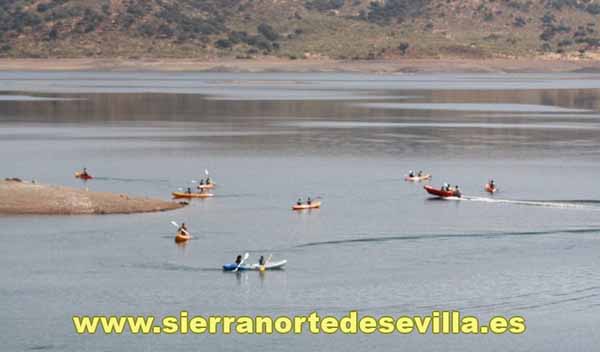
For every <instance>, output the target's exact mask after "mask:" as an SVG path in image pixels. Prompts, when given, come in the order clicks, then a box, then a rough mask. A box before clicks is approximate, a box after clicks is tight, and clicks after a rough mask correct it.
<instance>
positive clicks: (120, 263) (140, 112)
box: [0, 72, 600, 352]
mask: <svg viewBox="0 0 600 352" xmlns="http://www.w3.org/2000/svg"><path fill="white" fill-rule="evenodd" d="M0 91H1V93H0V176H1V177H13V176H14V177H21V178H24V179H35V180H38V181H39V182H43V183H50V184H63V185H68V186H73V187H88V188H90V189H91V190H97V191H112V192H127V193H130V194H133V195H142V196H152V197H160V198H165V199H166V198H168V197H169V195H170V192H171V191H175V190H177V189H178V188H179V187H188V186H190V185H191V186H193V184H192V183H191V181H192V180H198V179H199V178H200V177H202V176H203V174H204V170H205V169H208V170H209V171H210V174H211V176H212V178H213V179H214V181H215V182H216V183H217V184H218V186H219V187H218V188H217V189H216V190H215V193H216V197H215V198H214V199H208V200H205V201H194V202H192V204H191V205H190V206H189V207H187V208H185V209H182V210H178V211H174V212H167V213H158V214H142V215H127V216H124V215H118V216H76V217H75V216H73V217H44V216H34V217H32V216H16V217H0V224H2V226H1V227H0V241H1V243H2V244H1V245H0V312H2V313H0V317H1V318H0V331H2V333H1V334H0V335H1V337H0V341H1V342H2V345H3V347H2V348H1V349H3V350H6V351H18V350H48V351H117V350H127V351H149V350H156V351H166V350H171V351H190V350H194V351H198V350H208V351H212V350H236V351H240V350H242V351H272V350H284V349H285V350H291V351H312V350H366V349H378V350H384V349H385V350H398V349H402V350H407V351H441V350H444V351H540V352H541V351H594V350H597V346H598V345H599V344H600V334H599V333H598V324H600V273H599V272H598V268H599V267H600V179H599V176H600V75H590V74H518V75H517V74H514V75H507V74H504V75H483V74H481V75H386V76H377V75H359V74H287V73H286V74H283V73H278V74H229V73H227V74H219V73H185V74H184V73H181V74H175V73H173V74H159V73H143V72H140V73H101V72H81V73H44V72H38V73H18V72H17V73H0ZM84 166H86V167H87V168H88V169H89V170H90V172H91V173H93V174H94V175H96V176H97V177H98V178H97V179H96V180H93V181H91V182H88V183H86V184H83V183H81V182H79V181H77V180H75V179H74V178H73V173H74V172H75V171H76V170H78V169H80V168H81V167H84ZM410 169H414V170H421V169H422V170H425V171H426V172H430V173H432V174H433V175H434V176H433V180H432V184H433V185H436V186H439V185H440V184H441V183H443V182H444V181H447V182H450V183H452V184H458V185H460V186H461V188H462V190H463V193H464V194H465V195H466V196H467V197H466V198H467V199H464V200H461V201H449V200H447V201H439V200H432V199H430V198H429V197H428V196H427V195H426V194H425V192H424V190H423V189H422V186H423V184H414V183H407V182H404V181H403V177H404V175H405V174H406V173H407V172H408V170H410ZM489 178H494V179H495V180H496V181H497V184H498V187H499V189H500V191H499V192H498V193H497V194H496V195H494V196H493V197H492V198H490V197H489V196H488V195H486V194H485V192H483V186H484V184H485V183H486V181H487V180H488V179H489ZM307 195H311V196H313V197H316V196H320V197H322V199H323V207H322V209H320V210H318V211H312V212H306V213H294V212H292V211H290V206H291V205H292V203H293V202H294V201H295V200H296V199H297V198H298V197H306V196H307ZM31 201H35V199H32V200H31ZM171 220H175V221H177V222H182V221H185V222H186V223H187V224H188V227H189V229H190V231H191V232H192V233H193V234H194V235H196V237H197V238H196V239H195V240H193V241H191V242H190V243H188V244H187V245H186V246H184V247H179V246H176V245H175V244H174V243H173V235H174V228H173V227H172V226H171V225H170V224H169V222H170V221H171ZM246 251H248V252H250V253H251V261H252V262H254V261H256V259H257V257H258V256H260V255H269V254H271V253H272V254H273V259H274V260H277V259H287V260H288V266H287V268H286V270H284V271H280V272H267V273H266V274H265V275H259V274H258V273H256V272H250V273H242V274H238V275H236V274H231V273H224V272H222V271H221V269H220V267H221V265H222V264H224V263H228V262H231V261H232V260H233V259H234V258H235V256H236V255H237V254H240V253H243V252H246ZM354 309H357V310H359V311H360V313H361V314H364V315H367V314H368V315H393V316H399V315H407V314H408V315H413V314H430V313H431V311H432V310H436V309H440V310H460V311H461V313H463V314H473V315H477V316H479V317H481V318H484V319H487V318H489V317H491V316H494V315H506V316H512V315H522V316H524V317H525V318H526V325H527V332H526V333H525V334H523V335H520V336H514V335H508V334H507V335H501V336H495V335H493V334H492V335H486V336H464V335H460V336H433V335H426V336H420V335H416V334H415V335H409V336H405V335H389V336H384V335H371V336H367V335H361V336H343V335H333V336H326V335H323V336H315V335H309V334H305V335H298V336H251V337H247V336H235V335H232V336H222V335H217V336H203V335H186V336H182V335H175V336H167V335H161V336H132V335H128V334H124V335H122V336H116V335H111V336H104V335H100V334H98V335H95V336H78V335H76V334H75V333H74V331H73V326H72V323H71V316H72V315H84V314H87V315H92V314H104V315H120V314H135V315H146V314H154V315H157V316H164V315H174V314H178V312H179V311H181V310H187V311H189V312H190V314H192V315H209V314H234V315H266V314H268V315H282V314H289V315H295V314H308V313H310V312H312V311H315V310H316V311H318V313H319V314H320V315H328V314H332V315H336V316H342V315H344V314H346V313H347V312H348V311H349V310H354Z"/></svg>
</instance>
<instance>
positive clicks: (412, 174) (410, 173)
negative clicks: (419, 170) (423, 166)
mask: <svg viewBox="0 0 600 352" xmlns="http://www.w3.org/2000/svg"><path fill="white" fill-rule="evenodd" d="M408 177H410V178H413V177H415V172H414V171H413V170H410V171H409V172H408Z"/></svg>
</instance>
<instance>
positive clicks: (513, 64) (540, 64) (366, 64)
mask: <svg viewBox="0 0 600 352" xmlns="http://www.w3.org/2000/svg"><path fill="white" fill-rule="evenodd" d="M0 71H156V72H354V73H373V74H377V73H380V74H389V73H395V74H403V73H477V72H481V73H484V72H487V73H526V72H600V57H598V58H596V57H594V58H574V57H564V58H563V57H532V58H490V59H460V58H440V59H409V58H408V59H397V60H391V59H390V60H348V61H341V60H331V59H307V60H289V59H282V58H274V57H273V58H272V57H269V58H260V59H248V60H237V59H215V60H210V59H209V60H202V59H194V58H189V59H183V58H182V59H152V58H148V59H136V60H133V59H121V58H114V59H102V58H89V59H87V58H82V59H59V58H55V59H0Z"/></svg>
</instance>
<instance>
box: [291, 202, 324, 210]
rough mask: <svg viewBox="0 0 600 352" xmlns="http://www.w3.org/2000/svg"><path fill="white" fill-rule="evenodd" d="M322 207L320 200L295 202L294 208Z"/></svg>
mask: <svg viewBox="0 0 600 352" xmlns="http://www.w3.org/2000/svg"><path fill="white" fill-rule="evenodd" d="M320 207H321V202H320V201H314V202H311V203H310V204H294V205H293V206H292V210H305V209H316V208H320Z"/></svg>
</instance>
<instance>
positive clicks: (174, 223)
mask: <svg viewBox="0 0 600 352" xmlns="http://www.w3.org/2000/svg"><path fill="white" fill-rule="evenodd" d="M171 225H173V226H175V227H176V228H177V229H179V225H177V223H176V222H175V221H171ZM181 231H182V232H183V233H185V234H186V235H188V236H190V237H191V236H192V235H190V233H189V232H187V231H186V230H185V229H181Z"/></svg>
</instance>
